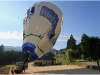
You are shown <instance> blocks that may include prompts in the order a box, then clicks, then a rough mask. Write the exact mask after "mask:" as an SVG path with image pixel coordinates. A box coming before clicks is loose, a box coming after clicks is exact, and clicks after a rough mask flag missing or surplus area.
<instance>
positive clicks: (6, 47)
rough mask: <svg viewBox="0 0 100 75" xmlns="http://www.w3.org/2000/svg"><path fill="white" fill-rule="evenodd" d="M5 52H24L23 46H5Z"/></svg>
mask: <svg viewBox="0 0 100 75" xmlns="http://www.w3.org/2000/svg"><path fill="white" fill-rule="evenodd" d="M4 50H5V51H7V50H14V51H21V50H22V47H21V46H16V47H14V46H4Z"/></svg>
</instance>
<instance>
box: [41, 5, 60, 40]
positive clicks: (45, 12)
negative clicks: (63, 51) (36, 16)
mask: <svg viewBox="0 0 100 75" xmlns="http://www.w3.org/2000/svg"><path fill="white" fill-rule="evenodd" d="M40 15H41V16H43V17H45V18H46V19H48V20H49V21H50V22H51V24H52V29H51V31H49V32H48V36H49V39H51V38H52V37H53V36H54V35H55V29H56V26H57V23H58V21H59V18H58V15H57V14H56V13H55V12H54V11H53V10H52V9H50V8H48V7H46V6H42V9H41V11H40Z"/></svg>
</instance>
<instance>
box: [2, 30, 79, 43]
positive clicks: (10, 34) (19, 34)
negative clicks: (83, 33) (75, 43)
mask: <svg viewBox="0 0 100 75" xmlns="http://www.w3.org/2000/svg"><path fill="white" fill-rule="evenodd" d="M69 38H70V36H63V35H59V37H58V39H57V41H58V42H67V40H68V39H69ZM74 38H75V39H76V40H80V38H78V37H74ZM0 39H17V40H22V39H23V32H22V31H19V32H18V31H13V32H11V31H9V30H8V31H7V32H0Z"/></svg>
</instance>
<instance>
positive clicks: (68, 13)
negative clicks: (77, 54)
mask: <svg viewBox="0 0 100 75" xmlns="http://www.w3.org/2000/svg"><path fill="white" fill-rule="evenodd" d="M36 2H40V1H0V44H4V46H22V41H23V40H22V39H23V18H24V14H25V12H26V11H27V9H28V8H29V7H30V6H31V5H33V4H34V3H36ZM48 2H51V3H53V4H55V5H56V6H58V7H59V8H60V9H61V11H62V13H63V16H64V20H63V27H62V29H61V33H60V35H59V37H58V40H57V42H56V44H55V45H54V47H53V48H55V49H57V50H59V49H61V48H66V46H67V40H68V39H69V38H70V35H71V34H72V35H73V36H74V38H75V39H76V44H78V43H79V42H80V41H81V36H82V34H83V33H85V34H87V35H88V36H98V37H100V1H48Z"/></svg>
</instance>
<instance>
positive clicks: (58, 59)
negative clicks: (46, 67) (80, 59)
mask: <svg viewBox="0 0 100 75" xmlns="http://www.w3.org/2000/svg"><path fill="white" fill-rule="evenodd" d="M55 59H56V60H57V63H62V62H64V61H65V59H64V56H55Z"/></svg>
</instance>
